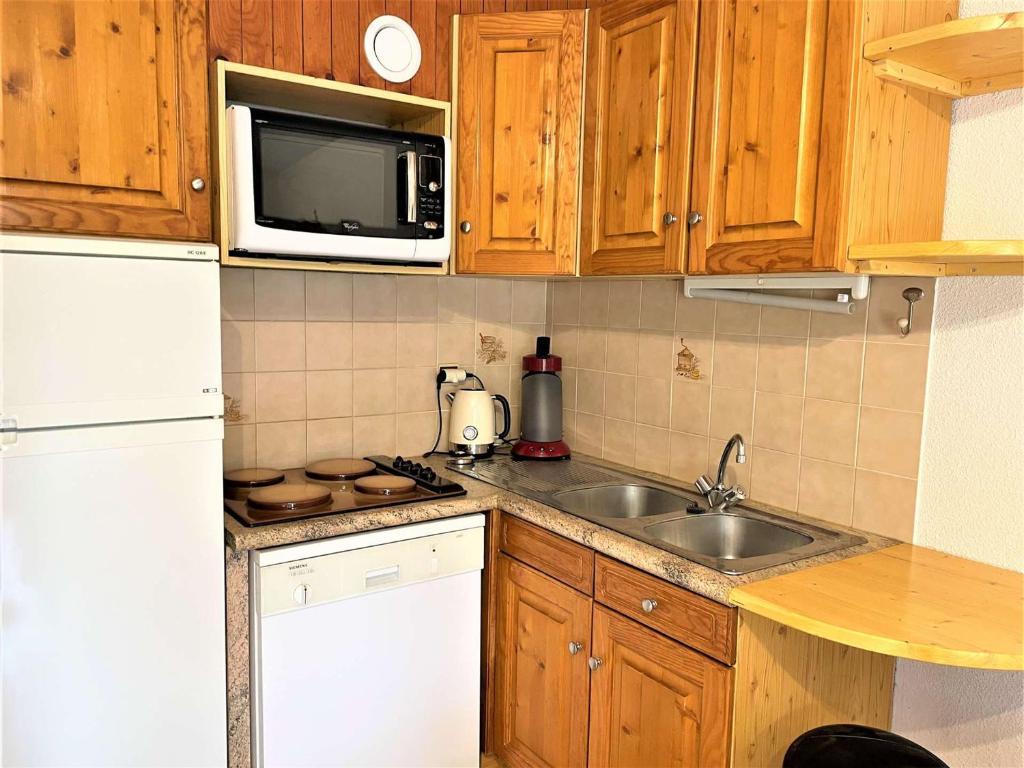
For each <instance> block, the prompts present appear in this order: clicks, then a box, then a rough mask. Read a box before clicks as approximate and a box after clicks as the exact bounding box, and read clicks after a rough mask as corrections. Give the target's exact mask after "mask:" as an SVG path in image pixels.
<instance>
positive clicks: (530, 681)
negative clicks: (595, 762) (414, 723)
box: [494, 555, 593, 768]
mask: <svg viewBox="0 0 1024 768" xmlns="http://www.w3.org/2000/svg"><path fill="white" fill-rule="evenodd" d="M592 606H593V601H592V600H591V599H590V598H588V597H586V596H585V595H581V594H580V593H579V592H577V591H576V590H574V589H572V588H570V587H567V586H565V585H564V584H560V583H559V582H557V581H555V580H554V579H552V578H549V577H547V576H545V575H543V574H542V573H540V572H539V571H535V570H533V569H532V568H529V567H528V566H525V565H522V564H521V563H519V562H517V561H515V560H513V559H511V558H509V557H507V556H506V555H498V610H497V624H498V629H497V642H496V646H497V647H496V654H495V655H496V661H495V664H496V667H497V668H496V670H495V697H496V699H495V706H494V719H495V722H494V746H495V751H496V752H497V755H498V757H500V758H501V759H502V760H504V761H505V762H507V763H508V764H509V765H512V766H552V767H554V766H558V768H582V766H585V765H586V762H587V706H588V701H589V696H588V692H589V686H590V680H589V678H590V671H589V670H588V668H587V654H588V649H589V648H590V617H591V608H592ZM570 643H579V644H580V647H579V649H578V650H577V652H576V653H572V652H570V648H569V645H570Z"/></svg>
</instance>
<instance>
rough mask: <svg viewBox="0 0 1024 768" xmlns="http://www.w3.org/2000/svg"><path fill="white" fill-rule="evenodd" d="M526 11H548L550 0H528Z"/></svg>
mask: <svg viewBox="0 0 1024 768" xmlns="http://www.w3.org/2000/svg"><path fill="white" fill-rule="evenodd" d="M526 10H528V11H546V10H548V0H526Z"/></svg>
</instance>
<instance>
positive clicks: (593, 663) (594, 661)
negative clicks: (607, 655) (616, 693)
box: [587, 656, 604, 672]
mask: <svg viewBox="0 0 1024 768" xmlns="http://www.w3.org/2000/svg"><path fill="white" fill-rule="evenodd" d="M602 664H604V660H603V659H601V658H600V657H598V656H591V657H590V658H589V659H587V666H588V667H590V671H591V672H596V671H597V668H598V667H600V666H601V665H602Z"/></svg>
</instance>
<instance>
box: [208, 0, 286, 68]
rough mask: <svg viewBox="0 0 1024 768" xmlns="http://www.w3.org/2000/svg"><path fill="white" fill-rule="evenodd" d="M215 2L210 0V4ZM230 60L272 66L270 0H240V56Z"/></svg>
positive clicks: (272, 7)
mask: <svg viewBox="0 0 1024 768" xmlns="http://www.w3.org/2000/svg"><path fill="white" fill-rule="evenodd" d="M215 2H217V0H211V2H210V5H211V6H212V5H213V4H214V3H215ZM211 36H212V29H211ZM231 60H232V61H241V62H242V63H243V64H252V65H253V66H255V67H272V66H274V4H273V3H272V2H271V1H270V0H242V58H241V59H231Z"/></svg>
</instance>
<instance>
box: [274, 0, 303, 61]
mask: <svg viewBox="0 0 1024 768" xmlns="http://www.w3.org/2000/svg"><path fill="white" fill-rule="evenodd" d="M273 3H274V8H273V13H274V69H281V70H284V71H285V72H295V73H297V74H302V4H301V3H299V2H296V0H273Z"/></svg>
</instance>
